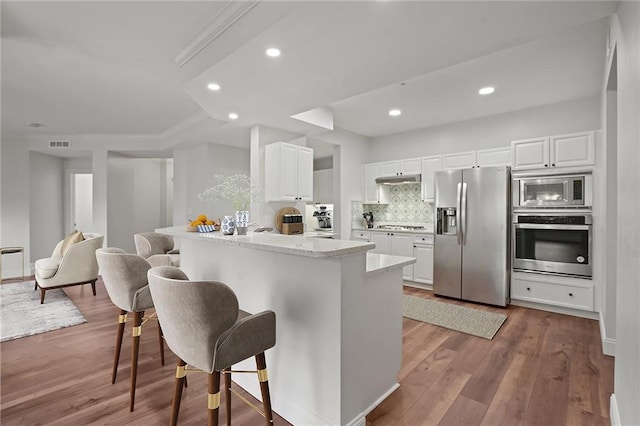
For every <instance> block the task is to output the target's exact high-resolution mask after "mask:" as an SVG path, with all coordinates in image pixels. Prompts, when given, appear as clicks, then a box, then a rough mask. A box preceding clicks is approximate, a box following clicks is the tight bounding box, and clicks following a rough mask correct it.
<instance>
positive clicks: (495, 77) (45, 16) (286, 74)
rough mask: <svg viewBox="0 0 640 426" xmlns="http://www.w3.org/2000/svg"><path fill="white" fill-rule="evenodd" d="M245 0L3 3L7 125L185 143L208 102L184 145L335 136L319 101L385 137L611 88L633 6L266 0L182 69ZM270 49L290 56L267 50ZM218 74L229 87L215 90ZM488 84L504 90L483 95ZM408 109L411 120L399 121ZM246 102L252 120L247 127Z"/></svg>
mask: <svg viewBox="0 0 640 426" xmlns="http://www.w3.org/2000/svg"><path fill="white" fill-rule="evenodd" d="M245 4H247V3H245ZM237 5H238V2H204V1H196V2H187V1H181V2H167V1H144V2H122V1H119V2H56V1H46V2H17V1H16V2H12V1H2V126H3V133H4V132H5V131H7V133H8V132H11V133H25V132H26V133H27V134H28V135H30V137H34V136H40V137H53V136H55V135H60V134H64V135H67V137H68V138H70V139H72V141H73V139H74V135H75V137H78V138H81V137H83V136H86V135H95V134H101V135H113V138H114V139H115V138H119V137H120V135H122V134H128V135H162V138H159V139H162V140H170V139H171V138H169V137H168V136H167V135H172V134H174V133H177V132H178V130H180V131H182V130H184V129H185V125H184V123H188V122H189V120H190V119H191V118H192V117H195V116H198V115H199V114H202V113H203V110H204V111H205V112H206V114H208V116H210V118H211V119H210V120H209V123H208V124H209V125H208V127H207V133H205V134H203V133H199V134H198V135H197V136H193V137H191V138H190V137H189V136H188V133H186V134H185V135H183V137H182V138H179V140H180V143H195V142H202V141H212V142H219V143H227V144H231V145H238V146H245V147H246V146H248V138H247V135H248V130H247V129H248V127H250V126H252V125H255V124H264V125H269V126H272V127H277V128H282V129H285V130H288V131H290V132H296V133H301V134H309V135H318V134H319V133H321V132H322V131H325V130H323V129H320V128H316V127H315V126H312V125H309V124H305V123H302V122H299V121H298V120H294V119H291V118H289V117H290V116H291V115H294V114H297V113H300V112H303V111H306V110H310V109H313V108H318V107H330V108H332V109H333V111H334V114H335V125H336V126H338V127H341V128H344V129H347V130H350V131H353V132H356V133H359V134H362V135H366V136H372V137H375V136H379V135H387V134H392V133H397V132H402V131H407V130H412V129H416V128H422V127H428V126H433V125H438V124H444V123H451V122H455V121H460V120H466V119H471V118H476V117H482V116H487V115H494V114H499V113H503V112H507V111H512V110H518V109H523V108H528V107H533V106H539V105H544V104H550V103H555V102H560V101H565V100H569V99H575V98H581V97H586V96H592V95H596V94H598V93H599V90H600V87H601V84H602V75H603V69H604V58H605V41H606V28H607V24H606V19H603V18H605V17H606V16H608V15H609V14H611V13H613V12H615V10H616V8H617V2H613V1H604V2H594V1H587V2H579V1H571V2H554V1H545V2H520V1H514V2H508V1H504V2H484V1H473V2H420V1H416V2H400V1H359V2H326V1H325V2H312V1H299V2H284V3H281V2H273V1H262V2H255V4H253V3H252V4H251V5H253V6H255V7H253V8H252V9H251V10H250V12H248V13H247V14H246V15H244V16H242V17H241V18H239V19H237V20H236V21H234V22H232V23H231V24H229V23H228V22H227V24H228V25H227V27H226V28H225V27H218V31H220V32H221V35H220V36H219V37H217V38H215V39H214V40H213V41H211V42H210V43H209V44H208V45H206V47H204V48H203V49H202V50H201V51H199V52H198V53H197V55H196V56H194V57H193V59H191V61H189V62H187V64H186V65H184V66H183V67H180V66H179V65H178V64H177V63H176V62H175V60H174V58H176V55H177V54H178V53H179V52H180V51H181V48H183V47H185V46H188V45H189V43H192V42H193V41H194V39H196V40H197V37H198V36H202V34H205V35H206V32H205V33H203V32H202V30H203V29H205V28H208V29H209V30H211V24H212V23H214V24H215V23H216V22H217V21H216V19H218V21H219V20H220V16H221V15H218V16H217V17H216V14H217V13H220V14H223V13H226V12H227V11H229V10H233V8H234V7H237ZM207 25H209V26H208V27H207ZM222 30H225V31H224V32H222ZM269 46H277V47H279V48H280V49H281V50H282V56H281V57H279V58H276V59H272V58H268V57H266V56H265V55H264V50H265V49H266V48H267V47H269ZM211 81H216V82H218V83H219V84H220V85H221V86H222V89H221V90H220V92H217V93H213V92H211V91H209V90H207V89H206V85H207V83H209V82H211ZM401 83H405V84H404V85H402V84H401ZM488 84H490V85H494V86H495V87H496V93H495V94H493V95H491V96H489V97H480V96H478V95H477V90H478V88H479V87H481V86H484V85H488ZM392 107H396V108H400V109H402V110H403V114H402V115H401V116H400V117H395V118H392V117H389V116H388V114H387V111H388V110H389V109H390V108H392ZM231 111H234V112H237V113H238V114H239V115H240V119H238V120H237V121H235V122H231V121H230V120H229V119H228V118H227V115H228V113H229V112H231ZM29 122H40V123H44V124H45V125H46V126H45V127H42V128H40V129H32V128H27V127H26V124H27V123H29ZM176 129H178V130H176ZM99 140H100V143H108V140H109V138H108V137H104V136H103V137H101V138H99ZM150 140H153V138H150ZM105 141H107V142H105ZM151 144H152V145H154V146H150V147H149V149H150V150H152V151H164V149H166V148H167V146H164V145H163V146H161V147H160V148H159V147H158V144H157V141H156V143H151ZM139 148H140V147H136V150H135V152H138V151H139V150H140V149H139Z"/></svg>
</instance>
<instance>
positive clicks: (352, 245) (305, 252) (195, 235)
mask: <svg viewBox="0 0 640 426" xmlns="http://www.w3.org/2000/svg"><path fill="white" fill-rule="evenodd" d="M156 232H160V233H163V234H169V235H173V236H174V237H181V238H189V239H196V240H201V241H210V242H211V243H214V244H227V245H232V246H239V247H246V248H253V249H258V250H265V251H273V252H279V253H287V254H293V255H298V256H306V257H320V258H322V257H324V258H328V257H340V256H345V255H348V254H353V253H361V252H366V251H368V250H371V249H373V248H375V244H374V243H368V242H362V241H350V240H335V239H331V238H310V237H305V236H304V235H283V234H273V233H267V232H247V235H223V234H222V233H221V232H202V233H200V232H188V231H186V230H185V229H184V227H182V226H173V227H169V228H160V229H156Z"/></svg>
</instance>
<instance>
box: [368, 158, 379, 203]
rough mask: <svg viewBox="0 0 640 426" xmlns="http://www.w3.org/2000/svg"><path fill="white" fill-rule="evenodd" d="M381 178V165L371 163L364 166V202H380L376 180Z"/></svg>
mask: <svg viewBox="0 0 640 426" xmlns="http://www.w3.org/2000/svg"><path fill="white" fill-rule="evenodd" d="M379 176H380V164H379V163H370V164H365V165H364V202H365V203H369V204H371V203H377V202H378V185H377V184H376V178H377V177H379Z"/></svg>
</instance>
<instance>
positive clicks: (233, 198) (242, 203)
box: [198, 174, 262, 211]
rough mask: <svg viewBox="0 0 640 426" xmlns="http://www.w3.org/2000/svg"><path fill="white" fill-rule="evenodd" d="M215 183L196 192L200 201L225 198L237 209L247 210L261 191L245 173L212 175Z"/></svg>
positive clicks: (256, 199)
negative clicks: (198, 192)
mask: <svg viewBox="0 0 640 426" xmlns="http://www.w3.org/2000/svg"><path fill="white" fill-rule="evenodd" d="M213 178H214V179H215V180H216V182H217V183H216V185H214V186H212V187H209V188H207V189H205V190H204V191H202V192H201V193H200V194H198V199H199V200H200V201H205V200H211V201H216V200H225V201H227V202H228V203H229V204H230V205H231V206H232V207H233V208H234V209H236V210H238V211H242V210H248V209H249V206H250V205H251V204H252V203H253V202H255V201H258V199H259V198H260V196H261V195H262V192H261V191H260V190H259V189H258V188H257V186H256V185H255V184H254V182H253V180H252V179H251V178H250V177H249V176H247V175H241V174H237V175H231V176H226V175H214V176H213Z"/></svg>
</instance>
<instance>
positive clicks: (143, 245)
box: [133, 232, 180, 267]
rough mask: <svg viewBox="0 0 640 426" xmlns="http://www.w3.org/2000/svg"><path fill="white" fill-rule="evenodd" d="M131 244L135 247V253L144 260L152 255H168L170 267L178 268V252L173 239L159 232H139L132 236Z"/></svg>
mask: <svg viewBox="0 0 640 426" xmlns="http://www.w3.org/2000/svg"><path fill="white" fill-rule="evenodd" d="M133 242H134V243H135V245H136V253H138V254H139V255H140V256H142V257H144V258H145V259H149V258H150V257H152V256H153V255H157V254H161V255H169V256H170V257H171V266H178V267H179V266H180V250H178V249H177V248H175V247H174V242H173V237H172V236H171V235H167V234H160V233H159V232H140V233H138V234H134V236H133Z"/></svg>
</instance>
